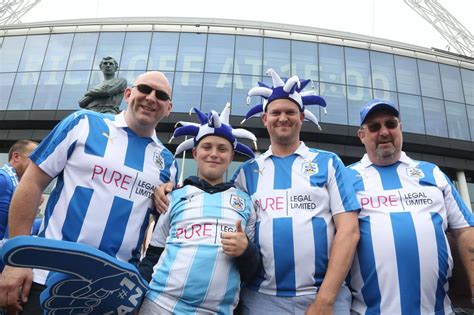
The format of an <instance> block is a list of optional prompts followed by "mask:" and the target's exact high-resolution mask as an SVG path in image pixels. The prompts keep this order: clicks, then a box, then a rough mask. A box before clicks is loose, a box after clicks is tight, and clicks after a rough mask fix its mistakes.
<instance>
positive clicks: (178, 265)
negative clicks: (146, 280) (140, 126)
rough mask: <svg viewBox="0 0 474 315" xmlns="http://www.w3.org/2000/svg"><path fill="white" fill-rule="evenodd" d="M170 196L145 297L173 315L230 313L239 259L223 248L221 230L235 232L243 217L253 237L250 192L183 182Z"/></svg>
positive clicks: (155, 243)
mask: <svg viewBox="0 0 474 315" xmlns="http://www.w3.org/2000/svg"><path fill="white" fill-rule="evenodd" d="M170 200H171V202H170V206H169V207H168V211H167V212H166V214H164V215H161V216H160V218H159V220H158V223H157V225H156V228H155V230H154V231H153V238H152V240H151V243H150V244H151V245H152V246H155V247H164V248H165V250H164V252H163V254H162V255H161V257H160V260H159V261H158V263H157V264H156V265H155V267H154V272H153V279H152V281H151V283H150V288H151V290H150V291H148V293H147V295H146V297H147V298H148V299H150V300H152V301H154V302H155V303H157V304H158V305H160V306H161V307H162V308H164V309H166V310H168V311H170V312H172V313H174V314H232V313H233V310H234V308H235V307H236V306H237V302H238V301H239V292H240V274H239V270H238V268H237V264H236V262H235V258H233V257H230V256H227V255H226V254H224V252H223V251H222V244H221V233H222V232H233V231H235V226H236V222H237V220H242V227H243V228H244V229H245V230H246V232H247V235H248V236H249V238H250V239H251V240H252V239H253V234H254V227H255V212H254V211H253V208H252V203H251V201H250V198H249V196H248V195H247V194H246V193H244V192H243V191H242V190H240V189H237V188H235V187H231V188H229V189H227V190H225V191H222V192H216V193H213V194H210V193H208V192H205V191H203V190H201V189H200V188H198V187H196V186H193V185H185V186H184V187H182V188H180V189H177V190H174V191H173V192H172V193H171V194H170ZM165 245H166V246H165Z"/></svg>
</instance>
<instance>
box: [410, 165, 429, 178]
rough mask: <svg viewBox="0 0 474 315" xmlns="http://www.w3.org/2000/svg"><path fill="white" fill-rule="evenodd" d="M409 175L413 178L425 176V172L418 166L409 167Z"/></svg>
mask: <svg viewBox="0 0 474 315" xmlns="http://www.w3.org/2000/svg"><path fill="white" fill-rule="evenodd" d="M407 175H408V176H410V177H413V178H423V177H425V174H424V173H423V171H422V170H421V169H419V168H418V167H409V168H407Z"/></svg>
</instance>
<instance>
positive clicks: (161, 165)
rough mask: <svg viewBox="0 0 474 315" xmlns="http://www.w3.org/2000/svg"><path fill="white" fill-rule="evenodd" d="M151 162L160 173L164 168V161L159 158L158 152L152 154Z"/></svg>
mask: <svg viewBox="0 0 474 315" xmlns="http://www.w3.org/2000/svg"><path fill="white" fill-rule="evenodd" d="M153 162H155V165H156V166H157V167H158V168H159V169H160V171H162V170H163V169H164V168H165V160H164V159H163V157H162V156H161V154H160V152H156V151H155V152H153Z"/></svg>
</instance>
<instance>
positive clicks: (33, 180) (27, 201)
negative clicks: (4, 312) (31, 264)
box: [0, 163, 52, 311]
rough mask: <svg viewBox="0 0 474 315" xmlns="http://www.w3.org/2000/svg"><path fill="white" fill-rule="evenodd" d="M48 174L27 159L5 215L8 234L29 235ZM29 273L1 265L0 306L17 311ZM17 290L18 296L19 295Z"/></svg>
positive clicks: (24, 297) (24, 298) (26, 290)
mask: <svg viewBox="0 0 474 315" xmlns="http://www.w3.org/2000/svg"><path fill="white" fill-rule="evenodd" d="M51 180H52V178H51V177H49V176H48V175H47V174H46V173H45V172H43V171H42V170H41V169H40V168H39V167H38V166H37V165H36V164H34V163H30V165H29V166H28V168H27V170H26V172H25V174H24V175H23V177H22V178H21V181H20V183H19V184H18V187H17V188H16V191H15V194H14V195H13V199H12V203H11V205H10V212H9V217H8V226H9V235H10V237H14V236H18V235H30V234H31V226H32V224H33V220H34V218H35V216H36V211H37V209H38V207H39V204H40V200H41V195H42V193H43V190H44V189H45V188H46V186H47V185H48V184H49V183H50V182H51ZM32 281H33V275H32V271H31V269H30V268H17V267H10V266H5V269H4V270H3V272H2V275H1V278H0V306H8V307H10V308H13V309H15V310H17V311H21V310H22V307H21V305H20V303H19V301H18V300H19V299H21V302H23V303H26V302H27V301H28V295H29V293H30V288H31V282H32ZM20 292H21V296H20Z"/></svg>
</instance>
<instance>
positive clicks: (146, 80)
mask: <svg viewBox="0 0 474 315" xmlns="http://www.w3.org/2000/svg"><path fill="white" fill-rule="evenodd" d="M138 84H147V85H149V86H151V87H153V88H161V89H163V90H164V91H165V92H167V93H168V95H169V96H171V84H170V82H169V81H168V78H166V76H165V75H164V74H163V73H162V72H160V71H149V72H145V73H143V74H141V75H139V76H138V77H137V79H136V80H135V85H138Z"/></svg>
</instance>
